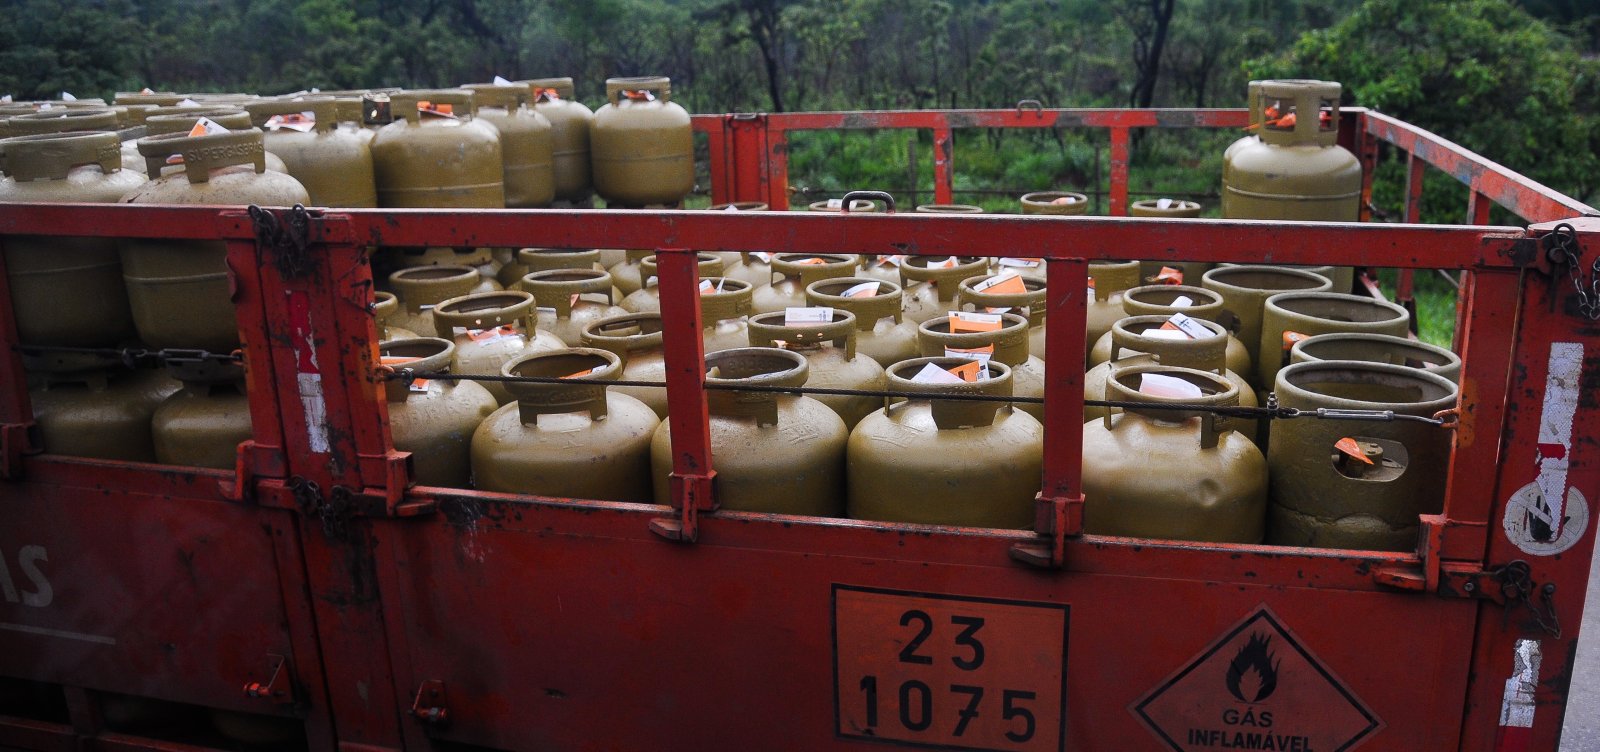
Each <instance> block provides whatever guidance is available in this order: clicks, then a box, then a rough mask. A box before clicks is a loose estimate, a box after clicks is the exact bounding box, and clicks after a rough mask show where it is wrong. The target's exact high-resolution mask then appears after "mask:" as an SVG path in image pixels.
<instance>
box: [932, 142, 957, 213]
mask: <svg viewBox="0 0 1600 752" xmlns="http://www.w3.org/2000/svg"><path fill="white" fill-rule="evenodd" d="M954 165H955V139H954V137H953V136H952V135H951V133H950V126H948V125H941V126H939V127H937V128H934V129H933V202H934V203H936V204H953V203H955V202H956V193H955V188H954V186H953V183H952V181H953V179H954V178H953V176H952V174H951V172H952V170H954V168H955V167H954Z"/></svg>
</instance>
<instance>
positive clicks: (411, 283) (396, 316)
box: [387, 266, 483, 334]
mask: <svg viewBox="0 0 1600 752" xmlns="http://www.w3.org/2000/svg"><path fill="white" fill-rule="evenodd" d="M482 279H483V278H482V277H481V276H479V275H478V270H476V269H473V268H472V267H470V266H414V267H409V268H406V269H401V270H400V271H397V272H395V273H393V274H390V275H389V287H390V288H391V289H393V290H394V295H395V297H396V298H399V302H400V306H399V309H398V310H396V311H395V312H394V313H393V314H392V315H391V316H390V318H389V319H388V322H387V323H388V325H389V326H392V327H399V328H400V329H403V330H406V331H410V332H426V333H429V334H432V333H433V332H434V331H435V330H434V326H433V307H434V306H436V305H438V304H440V303H442V302H444V301H446V300H449V299H451V298H459V297H461V296H462V295H470V294H472V293H474V292H478V290H477V287H478V285H479V283H480V282H481V281H482Z"/></svg>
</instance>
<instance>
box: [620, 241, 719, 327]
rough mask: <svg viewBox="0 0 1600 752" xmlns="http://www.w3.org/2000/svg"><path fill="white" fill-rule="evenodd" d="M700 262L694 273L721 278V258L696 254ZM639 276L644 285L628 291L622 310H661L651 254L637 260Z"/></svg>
mask: <svg viewBox="0 0 1600 752" xmlns="http://www.w3.org/2000/svg"><path fill="white" fill-rule="evenodd" d="M696 256H697V257H698V258H699V260H700V262H699V265H698V271H697V272H696V275H697V276H699V277H700V278H701V279H707V278H712V277H715V278H718V279H720V278H722V259H719V258H717V257H716V256H713V255H711V254H709V253H700V254H696ZM639 278H640V279H641V280H643V281H644V286H643V287H641V288H639V289H638V290H634V291H633V292H631V293H628V295H627V297H625V298H623V299H622V302H621V303H618V304H617V305H619V306H621V307H622V308H623V309H624V310H627V311H632V312H634V313H643V312H645V311H659V310H661V285H660V284H659V280H658V279H657V277H656V257H655V254H651V255H650V256H648V257H646V258H645V259H644V260H643V261H641V262H639Z"/></svg>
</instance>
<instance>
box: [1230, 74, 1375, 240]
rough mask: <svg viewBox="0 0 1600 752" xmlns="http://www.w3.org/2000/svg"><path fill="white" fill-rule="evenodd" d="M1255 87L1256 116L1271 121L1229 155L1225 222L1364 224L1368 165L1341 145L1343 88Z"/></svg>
mask: <svg viewBox="0 0 1600 752" xmlns="http://www.w3.org/2000/svg"><path fill="white" fill-rule="evenodd" d="M1253 83H1255V85H1254V86H1252V89H1251V99H1252V100H1253V102H1252V104H1251V109H1252V111H1255V110H1256V108H1257V107H1260V108H1261V109H1262V111H1263V112H1264V113H1265V115H1264V117H1263V120H1262V122H1261V127H1260V128H1258V129H1256V130H1257V132H1256V134H1255V135H1254V136H1250V137H1247V138H1246V139H1245V140H1244V143H1242V144H1239V143H1236V144H1234V145H1233V146H1231V147H1229V148H1228V151H1227V154H1226V158H1225V159H1224V160H1223V166H1222V216H1223V217H1225V218H1227V219H1291V220H1302V221H1307V220H1310V221H1328V222H1355V221H1358V220H1359V219H1360V208H1361V161H1360V160H1358V159H1356V156H1355V155H1354V154H1351V153H1350V152H1349V151H1348V150H1346V149H1345V148H1344V147H1342V146H1340V145H1339V144H1338V139H1339V90H1340V86H1339V84H1338V83H1336V82H1333V81H1260V82H1253ZM1256 102H1259V104H1257V103H1256ZM1274 113H1276V115H1277V117H1272V115H1273V114H1274ZM1301 120H1304V122H1300V121H1301Z"/></svg>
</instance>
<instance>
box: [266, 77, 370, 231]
mask: <svg viewBox="0 0 1600 752" xmlns="http://www.w3.org/2000/svg"><path fill="white" fill-rule="evenodd" d="M335 107H336V105H335V104H334V101H333V99H332V98H331V97H318V98H314V99H303V100H282V99H274V100H262V101H259V102H251V103H249V104H248V105H245V109H246V110H247V111H248V112H249V113H250V118H251V122H252V123H253V124H254V125H255V126H256V127H258V128H265V129H266V136H265V139H264V141H263V143H264V145H265V146H266V149H267V151H268V153H271V154H276V155H277V156H278V158H280V159H282V160H283V164H284V166H285V167H286V168H287V169H288V171H289V174H290V175H292V176H294V178H295V179H296V180H299V181H300V184H301V185H304V186H305V187H306V192H307V193H309V194H311V201H312V203H314V204H316V205H317V206H329V207H341V208H354V209H370V208H373V207H375V206H377V205H378V189H377V184H376V182H374V178H373V172H372V149H371V148H370V147H369V146H368V142H369V141H370V140H371V138H370V137H369V136H365V135H357V132H356V131H353V130H343V129H340V128H339V119H338V116H337V114H336V109H335ZM306 112H309V113H311V119H312V122H310V123H305V122H304V121H303V120H301V119H297V120H296V121H295V122H293V123H290V124H282V123H281V122H280V121H275V120H274V119H273V118H275V117H276V118H280V120H281V118H282V117H284V116H292V117H295V118H304V117H305V116H304V113H306ZM308 126H309V128H308Z"/></svg>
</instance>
